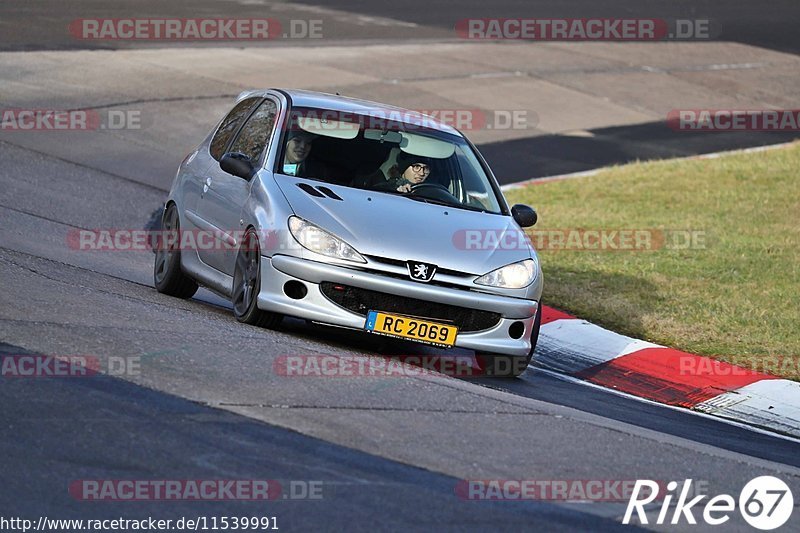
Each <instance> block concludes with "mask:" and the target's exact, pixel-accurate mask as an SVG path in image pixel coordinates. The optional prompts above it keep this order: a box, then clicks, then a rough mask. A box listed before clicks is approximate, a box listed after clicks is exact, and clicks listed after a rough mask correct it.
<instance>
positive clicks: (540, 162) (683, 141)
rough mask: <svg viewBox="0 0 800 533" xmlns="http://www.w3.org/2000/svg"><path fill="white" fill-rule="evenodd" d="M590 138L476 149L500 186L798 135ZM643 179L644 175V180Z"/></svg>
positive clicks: (662, 131)
mask: <svg viewBox="0 0 800 533" xmlns="http://www.w3.org/2000/svg"><path fill="white" fill-rule="evenodd" d="M590 133H591V134H592V136H591V137H574V136H567V135H542V136H539V137H528V138H525V139H517V140H513V141H503V142H497V143H490V144H482V145H480V146H479V147H478V149H479V150H480V151H481V153H482V154H483V156H484V157H485V158H486V160H487V162H488V163H489V166H491V167H492V170H493V171H494V174H495V176H497V180H498V181H499V182H500V183H501V184H502V185H505V184H508V183H516V182H519V181H523V180H526V179H531V178H541V177H545V176H554V175H559V174H568V173H572V172H582V171H586V170H593V169H596V168H600V167H605V166H609V165H620V164H623V163H629V162H631V161H644V160H651V159H669V158H674V157H685V156H692V155H699V154H707V153H711V152H719V151H724V150H737V149H741V148H751V147H754V146H766V145H770V144H778V143H784V142H789V141H793V140H795V139H798V138H800V132H797V131H795V132H787V133H783V132H781V133H777V132H766V133H764V132H744V131H738V132H730V133H723V132H688V131H685V132H684V131H680V132H678V131H674V130H672V129H670V128H669V127H667V125H666V123H665V122H649V123H647V124H637V125H634V126H615V127H610V128H598V129H595V130H591V131H590ZM643 178H646V176H643Z"/></svg>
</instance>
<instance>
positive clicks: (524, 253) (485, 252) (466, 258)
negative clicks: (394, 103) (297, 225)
mask: <svg viewBox="0 0 800 533" xmlns="http://www.w3.org/2000/svg"><path fill="white" fill-rule="evenodd" d="M276 180H277V182H278V186H279V187H280V188H281V190H282V191H283V193H284V195H285V196H286V199H287V200H288V201H289V204H290V205H291V208H292V210H293V211H294V212H295V214H296V215H297V216H299V217H301V218H303V219H305V220H307V221H309V222H311V223H313V224H316V225H317V226H319V227H321V228H323V229H324V230H326V231H328V232H330V233H333V234H334V235H336V236H337V237H339V238H341V239H343V240H344V241H346V242H347V243H348V244H350V245H351V246H353V247H354V248H355V249H356V250H358V252H359V253H361V254H362V255H370V256H377V257H382V258H388V259H395V260H400V261H407V260H413V261H422V262H425V263H433V264H435V265H438V267H439V268H440V269H442V268H445V269H450V270H456V271H459V272H465V273H469V274H474V275H482V274H485V273H487V272H490V271H492V270H494V269H496V268H500V267H502V266H505V265H507V264H509V263H513V262H516V261H520V260H522V259H526V258H529V257H531V255H532V253H533V252H532V248H531V247H530V245H529V242H528V241H527V240H526V239H525V235H524V233H522V231H521V230H520V228H519V226H517V224H516V223H515V222H514V220H513V219H512V218H511V217H510V216H503V215H492V214H487V213H480V212H476V211H468V210H464V209H457V208H453V207H445V206H440V205H434V204H427V203H424V202H418V201H414V200H411V199H409V198H406V197H403V196H401V195H393V194H386V193H381V192H375V191H366V190H361V189H355V188H351V187H342V186H337V185H332V184H328V183H322V182H319V181H312V180H305V179H298V178H293V177H289V176H276ZM312 188H313V189H312ZM329 193H332V195H334V196H336V197H338V198H339V199H337V198H333V197H331V195H330V194H329ZM317 194H319V196H317Z"/></svg>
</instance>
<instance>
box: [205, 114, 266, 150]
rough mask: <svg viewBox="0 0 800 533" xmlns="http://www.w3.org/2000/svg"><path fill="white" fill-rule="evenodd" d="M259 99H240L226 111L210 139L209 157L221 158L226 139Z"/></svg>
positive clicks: (228, 138) (227, 139)
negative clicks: (228, 111) (229, 110)
mask: <svg viewBox="0 0 800 533" xmlns="http://www.w3.org/2000/svg"><path fill="white" fill-rule="evenodd" d="M259 100H261V98H247V99H245V100H242V101H241V102H239V103H238V104H236V106H235V107H234V108H233V109H232V110H231V112H230V113H228V116H226V117H225V119H223V121H222V124H220V125H219V129H217V133H215V134H214V138H213V139H211V146H210V147H209V151H210V152H211V157H213V158H214V159H216V160H217V161H219V160H220V158H222V155H223V154H224V153H225V147H226V146H228V141H230V140H231V135H233V134H234V133H236V130H238V129H239V126H241V125H242V122H243V121H244V119H245V118H247V115H249V114H250V111H251V110H252V109H253V106H254V105H256V103H257V102H258V101H259Z"/></svg>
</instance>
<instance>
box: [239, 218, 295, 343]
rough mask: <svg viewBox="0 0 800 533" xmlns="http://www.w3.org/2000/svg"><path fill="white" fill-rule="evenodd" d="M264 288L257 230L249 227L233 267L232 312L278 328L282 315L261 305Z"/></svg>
mask: <svg viewBox="0 0 800 533" xmlns="http://www.w3.org/2000/svg"><path fill="white" fill-rule="evenodd" d="M259 292H261V248H260V247H259V244H258V236H257V235H256V232H255V230H253V228H250V229H248V230H247V232H246V233H245V234H244V237H243V238H242V244H241V247H240V248H239V253H238V254H237V255H236V266H235V268H234V271H233V294H232V298H231V299H232V301H233V314H234V316H235V317H236V320H238V321H239V322H244V323H245V324H250V325H251V326H258V327H262V328H275V327H277V326H278V324H280V322H281V319H282V318H283V317H282V316H281V315H279V314H277V313H269V312H267V311H262V310H261V309H259V308H258V293H259Z"/></svg>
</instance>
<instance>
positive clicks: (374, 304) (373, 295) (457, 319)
mask: <svg viewBox="0 0 800 533" xmlns="http://www.w3.org/2000/svg"><path fill="white" fill-rule="evenodd" d="M320 290H321V291H322V294H324V295H325V296H327V297H328V298H329V299H330V300H331V301H332V302H333V303H335V304H337V305H340V306H341V307H344V308H345V309H348V310H350V311H352V312H354V313H357V314H359V315H361V316H367V313H368V312H369V311H384V312H387V313H398V314H401V315H410V316H417V317H420V318H428V319H431V320H440V321H443V322H447V323H452V324H455V325H456V327H458V330H459V331H481V330H484V329H489V328H491V327H493V326H495V325H497V323H498V322H500V318H501V316H500V313H492V312H490V311H480V310H477V309H468V308H466V307H458V306H455V305H448V304H440V303H436V302H428V301H425V300H417V299H416V298H407V297H405V296H395V295H394V294H386V293H384V292H378V291H371V290H368V289H360V288H358V287H351V286H349V285H342V284H340V283H330V282H327V281H325V282H322V283H320Z"/></svg>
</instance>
